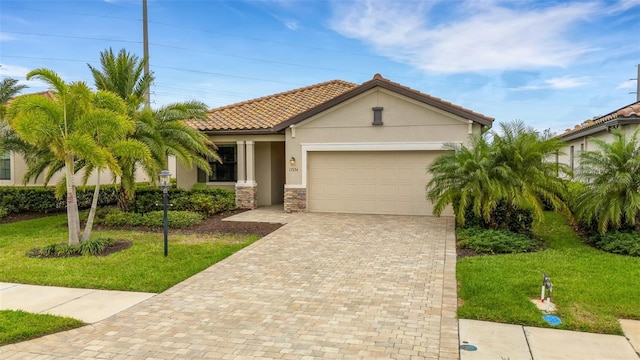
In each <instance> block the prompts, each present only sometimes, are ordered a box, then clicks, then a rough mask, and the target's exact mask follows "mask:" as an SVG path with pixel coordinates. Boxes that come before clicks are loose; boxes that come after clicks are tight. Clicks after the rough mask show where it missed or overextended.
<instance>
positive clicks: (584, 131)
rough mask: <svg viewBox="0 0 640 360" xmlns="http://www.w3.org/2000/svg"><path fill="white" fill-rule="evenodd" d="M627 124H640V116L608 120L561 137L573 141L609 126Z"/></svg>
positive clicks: (607, 128) (606, 129) (604, 129)
mask: <svg viewBox="0 0 640 360" xmlns="http://www.w3.org/2000/svg"><path fill="white" fill-rule="evenodd" d="M627 124H640V117H637V116H634V117H626V118H623V117H621V118H615V119H611V120H607V121H605V122H603V123H600V124H598V125H595V126H591V127H588V128H584V129H580V130H577V131H575V132H572V133H569V134H566V135H560V139H562V140H563V141H571V140H575V139H578V138H581V137H586V136H590V135H593V134H597V133H599V132H602V131H608V130H609V128H611V127H612V126H618V125H627Z"/></svg>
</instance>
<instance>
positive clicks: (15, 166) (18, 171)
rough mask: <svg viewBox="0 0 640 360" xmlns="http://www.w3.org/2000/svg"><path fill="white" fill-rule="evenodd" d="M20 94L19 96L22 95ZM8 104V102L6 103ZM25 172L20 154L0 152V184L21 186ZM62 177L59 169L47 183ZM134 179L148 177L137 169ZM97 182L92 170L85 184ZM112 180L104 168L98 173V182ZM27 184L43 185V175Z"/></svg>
mask: <svg viewBox="0 0 640 360" xmlns="http://www.w3.org/2000/svg"><path fill="white" fill-rule="evenodd" d="M53 94H54V93H53V92H51V91H43V92H39V93H32V94H24V95H42V96H45V97H48V98H50V99H52V98H53ZM24 95H20V96H24ZM7 105H9V104H7ZM26 172H27V163H26V161H25V159H24V157H22V155H20V154H16V153H13V152H6V153H4V154H1V153H0V186H22V185H23V179H24V174H25V173H26ZM82 175H83V173H82V170H81V171H79V172H78V173H77V174H76V177H75V180H76V182H77V183H76V185H81V181H82ZM62 178H64V172H63V171H59V172H58V173H56V174H55V175H54V176H53V177H52V179H51V180H50V181H49V183H48V185H50V186H53V185H56V184H57V183H58V181H60V179H62ZM136 181H138V182H145V181H149V178H148V177H147V176H146V175H145V174H144V172H143V171H141V170H140V171H138V172H137V173H136ZM96 182H97V172H95V171H94V173H93V174H91V176H89V178H88V179H87V185H95V184H96ZM112 182H113V174H112V173H111V172H110V171H108V170H105V171H103V172H102V173H101V175H100V183H101V184H109V183H112ZM26 185H27V186H43V185H44V176H42V175H41V176H39V177H38V178H37V179H35V180H34V181H31V182H28V183H27V184H26Z"/></svg>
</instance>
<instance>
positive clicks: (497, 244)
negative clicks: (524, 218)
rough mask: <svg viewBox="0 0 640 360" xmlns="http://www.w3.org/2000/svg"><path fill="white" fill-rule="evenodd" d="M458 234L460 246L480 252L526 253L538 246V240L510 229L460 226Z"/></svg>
mask: <svg viewBox="0 0 640 360" xmlns="http://www.w3.org/2000/svg"><path fill="white" fill-rule="evenodd" d="M457 236H458V239H459V240H458V246H460V247H462V248H465V249H470V250H473V251H475V252H476V253H478V254H514V253H525V252H531V251H534V250H536V249H537V248H538V241H536V240H534V239H532V238H531V237H529V236H527V235H524V234H517V233H514V232H512V231H509V230H492V229H483V228H479V227H471V228H460V229H458V231H457Z"/></svg>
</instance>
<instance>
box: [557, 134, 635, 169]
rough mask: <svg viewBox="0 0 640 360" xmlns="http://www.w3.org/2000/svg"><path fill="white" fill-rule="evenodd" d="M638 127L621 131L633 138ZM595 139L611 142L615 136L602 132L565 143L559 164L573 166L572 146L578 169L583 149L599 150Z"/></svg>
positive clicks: (575, 165)
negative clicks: (594, 141)
mask: <svg viewBox="0 0 640 360" xmlns="http://www.w3.org/2000/svg"><path fill="white" fill-rule="evenodd" d="M638 126H639V125H638V124H627V125H623V126H621V127H620V128H619V129H620V131H622V132H623V133H625V134H627V136H631V135H633V133H634V131H636V129H638ZM593 139H599V140H602V141H605V142H610V141H611V140H612V139H613V136H612V135H611V134H610V133H609V132H608V131H606V130H602V131H600V132H598V133H595V134H590V135H587V136H581V137H579V138H576V139H573V140H570V141H565V146H564V147H563V148H562V153H561V154H560V155H559V156H558V162H559V163H561V164H565V165H569V166H570V165H571V146H573V152H574V169H577V167H578V166H579V156H580V150H581V149H583V150H584V151H593V150H598V147H597V145H595V144H594V143H593ZM581 146H582V147H581ZM576 175H577V174H576Z"/></svg>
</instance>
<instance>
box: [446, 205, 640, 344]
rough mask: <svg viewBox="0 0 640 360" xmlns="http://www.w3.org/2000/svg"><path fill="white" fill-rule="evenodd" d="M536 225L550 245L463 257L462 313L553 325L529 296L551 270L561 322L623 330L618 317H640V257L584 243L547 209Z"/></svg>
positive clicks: (568, 326) (569, 326) (593, 328)
mask: <svg viewBox="0 0 640 360" xmlns="http://www.w3.org/2000/svg"><path fill="white" fill-rule="evenodd" d="M534 231H535V233H536V234H537V235H538V236H540V237H541V238H542V239H543V240H544V241H546V242H547V243H548V246H549V247H548V248H547V249H546V250H544V251H541V252H537V253H529V254H516V255H495V256H478V257H471V258H463V259H459V260H458V262H457V278H458V283H459V290H458V296H459V297H460V298H461V299H462V301H463V305H462V306H460V307H459V308H458V317H459V318H463V319H477V320H487V321H496V322H503V323H513V324H521V325H532V326H540V327H550V326H549V325H548V324H547V323H546V322H544V321H543V320H542V313H541V312H540V311H539V310H538V309H537V308H536V307H535V305H533V304H532V303H531V302H530V301H529V299H534V298H538V297H540V287H541V285H542V274H544V273H546V274H548V275H549V277H550V278H551V282H552V283H553V293H552V301H553V302H554V303H555V304H556V306H557V307H558V311H557V313H556V314H557V315H558V316H559V317H560V318H561V319H562V322H563V323H562V325H560V326H558V327H557V328H561V329H569V330H578V331H587V332H595V333H608V334H622V331H621V329H620V325H619V323H618V321H617V320H618V319H620V318H627V319H640V306H639V305H638V304H639V299H640V286H639V285H638V284H639V283H640V282H639V280H638V279H640V258H638V257H635V258H634V257H629V256H623V255H615V254H609V253H606V252H603V251H600V250H597V249H594V248H592V247H589V246H587V245H584V244H583V243H582V242H581V241H580V239H579V237H578V236H577V235H576V233H575V232H574V231H573V229H572V228H571V227H570V226H569V225H568V224H567V222H566V220H565V219H564V217H562V216H561V215H559V214H555V213H546V214H545V219H544V221H543V223H542V224H539V225H538V226H536V227H535V228H534Z"/></svg>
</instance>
